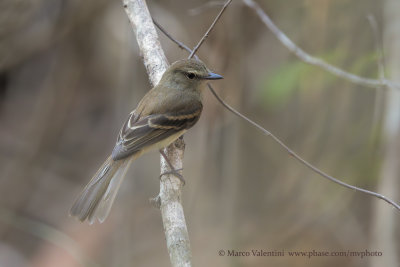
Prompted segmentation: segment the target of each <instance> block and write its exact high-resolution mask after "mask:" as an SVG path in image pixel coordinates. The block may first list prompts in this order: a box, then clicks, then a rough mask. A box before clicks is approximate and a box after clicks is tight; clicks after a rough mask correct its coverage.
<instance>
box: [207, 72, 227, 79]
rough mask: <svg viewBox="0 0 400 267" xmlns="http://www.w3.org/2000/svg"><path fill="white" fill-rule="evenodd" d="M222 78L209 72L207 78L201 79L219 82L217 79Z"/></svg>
mask: <svg viewBox="0 0 400 267" xmlns="http://www.w3.org/2000/svg"><path fill="white" fill-rule="evenodd" d="M223 78H224V77H222V76H221V75H219V74H216V73H213V72H209V73H208V75H207V76H205V77H203V79H205V80H219V79H223Z"/></svg>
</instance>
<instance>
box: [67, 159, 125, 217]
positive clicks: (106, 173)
mask: <svg viewBox="0 0 400 267" xmlns="http://www.w3.org/2000/svg"><path fill="white" fill-rule="evenodd" d="M130 161H131V160H130V159H125V160H118V161H114V160H113V159H112V158H111V157H108V159H107V160H106V161H105V162H104V163H103V165H102V166H101V167H100V169H99V170H98V171H97V172H96V174H95V175H94V176H93V177H92V179H91V180H90V182H89V183H88V184H87V185H86V187H85V188H84V189H83V191H82V192H81V194H80V195H79V196H78V198H77V199H76V200H75V203H74V205H73V206H72V208H71V210H70V215H71V216H74V217H77V218H78V219H79V220H80V221H82V222H83V221H85V220H86V219H87V220H88V221H89V223H90V224H92V223H94V222H95V221H96V219H98V220H99V222H103V221H104V220H105V218H106V217H107V215H108V213H109V212H110V209H111V206H112V204H113V202H114V199H115V196H116V194H117V192H118V189H119V187H120V185H121V182H122V180H123V178H124V176H125V174H126V171H127V169H128V168H127V167H128V166H129V162H130Z"/></svg>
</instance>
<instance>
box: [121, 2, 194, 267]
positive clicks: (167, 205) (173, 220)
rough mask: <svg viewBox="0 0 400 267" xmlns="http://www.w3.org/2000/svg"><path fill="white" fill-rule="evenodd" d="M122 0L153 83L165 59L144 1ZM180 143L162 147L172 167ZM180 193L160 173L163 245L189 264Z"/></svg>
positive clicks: (175, 261)
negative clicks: (164, 239) (164, 241)
mask: <svg viewBox="0 0 400 267" xmlns="http://www.w3.org/2000/svg"><path fill="white" fill-rule="evenodd" d="M123 4H124V8H125V11H126V13H127V15H128V18H129V20H130V22H131V23H132V26H133V29H134V31H135V33H136V40H137V42H138V44H139V49H140V51H141V54H142V55H143V62H144V65H145V67H146V69H147V73H148V75H149V78H150V81H151V83H152V85H153V86H155V85H156V84H157V83H158V82H159V81H160V79H161V77H162V74H163V73H164V71H165V70H166V69H167V68H168V62H167V60H166V58H165V55H164V51H163V50H162V48H161V45H160V42H159V40H158V36H157V32H156V29H155V28H154V25H153V21H152V18H151V15H150V13H149V10H148V8H147V5H146V2H145V1H144V0H123ZM184 147H185V146H184V142H183V139H179V140H177V141H176V142H175V143H173V144H171V145H170V146H169V147H167V148H165V150H164V152H165V154H166V155H167V157H168V158H169V160H170V162H171V163H172V165H173V166H174V168H175V169H181V168H182V165H183V163H182V162H183V152H184ZM168 171H170V170H169V168H168V164H167V162H166V161H165V160H164V158H163V157H161V173H167V172H168ZM181 196H182V185H181V182H180V180H179V179H178V178H176V177H175V176H174V175H172V174H168V175H167V174H165V175H162V177H161V180H160V194H159V195H158V197H157V202H158V203H159V207H160V209H161V215H162V220H163V225H164V231H165V237H166V242H167V248H168V252H169V257H170V260H171V264H172V266H173V267H176V266H191V258H192V253H191V250H190V242H189V234H188V231H187V226H186V221H185V216H184V212H183V207H182V203H181Z"/></svg>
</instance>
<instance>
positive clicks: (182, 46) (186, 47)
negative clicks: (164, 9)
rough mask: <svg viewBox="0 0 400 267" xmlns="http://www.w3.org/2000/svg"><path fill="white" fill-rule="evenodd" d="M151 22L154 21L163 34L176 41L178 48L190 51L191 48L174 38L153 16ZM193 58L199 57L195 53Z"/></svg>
mask: <svg viewBox="0 0 400 267" xmlns="http://www.w3.org/2000/svg"><path fill="white" fill-rule="evenodd" d="M153 22H154V25H156V26H157V28H158V29H159V30H160V31H161V32H162V33H163V34H165V36H167V37H168V38H169V39H170V40H172V41H173V42H174V43H176V44H177V45H178V46H179V48H181V49H184V50H186V51H189V53H191V52H192V50H191V49H190V48H189V47H188V46H186V45H185V44H184V43H182V42H180V41H178V40H176V39H174V38H173V37H172V36H171V35H170V34H169V33H168V32H167V31H166V30H165V29H164V28H163V26H161V25H160V24H159V23H158V22H157V21H156V20H155V19H154V18H153ZM194 58H195V59H197V60H198V59H199V57H198V56H197V55H194Z"/></svg>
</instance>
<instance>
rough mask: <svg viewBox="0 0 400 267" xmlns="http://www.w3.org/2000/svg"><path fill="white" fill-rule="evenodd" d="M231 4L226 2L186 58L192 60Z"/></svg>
mask: <svg viewBox="0 0 400 267" xmlns="http://www.w3.org/2000/svg"><path fill="white" fill-rule="evenodd" d="M231 2H232V0H228V1H226V3H225V5H224V6H223V7H222V9H221V11H220V12H219V13H218V15H217V16H216V17H215V19H214V21H213V23H211V26H210V27H209V28H208V30H207V31H206V33H205V34H204V35H203V38H201V39H200V41H199V42H198V43H197V45H196V46H195V47H194V48H193V51H192V53H190V55H189V57H188V58H192V57H193V56H194V54H196V52H197V50H199V48H200V46H201V45H202V44H203V42H204V41H205V40H206V39H207V37H208V35H209V34H210V32H211V30H212V29H213V28H214V26H215V24H216V23H217V22H218V20H219V18H220V17H221V15H222V14H223V13H224V11H225V9H226V8H227V7H228V5H229V4H230V3H231Z"/></svg>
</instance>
